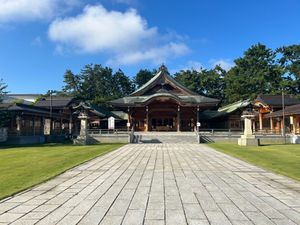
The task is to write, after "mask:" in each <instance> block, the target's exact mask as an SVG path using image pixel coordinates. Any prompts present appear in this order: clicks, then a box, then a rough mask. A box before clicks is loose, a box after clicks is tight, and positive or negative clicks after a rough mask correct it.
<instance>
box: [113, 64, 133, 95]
mask: <svg viewBox="0 0 300 225" xmlns="http://www.w3.org/2000/svg"><path fill="white" fill-rule="evenodd" d="M113 88H114V96H115V97H123V96H126V95H129V94H130V93H132V92H133V91H134V84H133V82H132V81H131V80H130V79H129V77H127V76H126V75H125V74H124V73H123V71H122V70H120V69H119V70H118V71H117V72H116V73H115V74H114V75H113Z"/></svg>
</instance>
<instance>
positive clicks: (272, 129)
mask: <svg viewBox="0 0 300 225" xmlns="http://www.w3.org/2000/svg"><path fill="white" fill-rule="evenodd" d="M270 129H271V132H273V131H274V121H273V118H272V117H270Z"/></svg>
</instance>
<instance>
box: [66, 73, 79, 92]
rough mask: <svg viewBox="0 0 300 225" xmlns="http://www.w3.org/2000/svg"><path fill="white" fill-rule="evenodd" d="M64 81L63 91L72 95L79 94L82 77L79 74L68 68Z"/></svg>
mask: <svg viewBox="0 0 300 225" xmlns="http://www.w3.org/2000/svg"><path fill="white" fill-rule="evenodd" d="M64 83H65V85H64V86H63V89H62V91H63V92H64V93H67V94H70V95H75V96H77V95H79V92H80V85H81V79H80V76H79V75H75V74H74V73H73V72H72V71H71V70H66V72H65V74H64Z"/></svg>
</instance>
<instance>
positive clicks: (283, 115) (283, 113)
mask: <svg viewBox="0 0 300 225" xmlns="http://www.w3.org/2000/svg"><path fill="white" fill-rule="evenodd" d="M282 126H283V127H282V135H283V137H284V144H286V132H285V99H284V89H283V88H282Z"/></svg>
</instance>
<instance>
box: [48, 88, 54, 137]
mask: <svg viewBox="0 0 300 225" xmlns="http://www.w3.org/2000/svg"><path fill="white" fill-rule="evenodd" d="M53 92H54V91H53V90H49V93H50V135H52V132H53V121H52V110H53V109H52V108H53V106H52V93H53Z"/></svg>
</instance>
